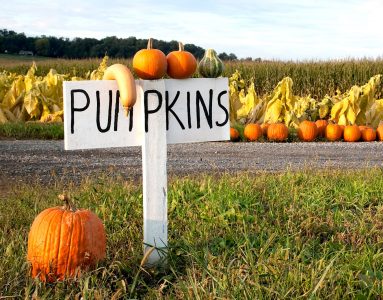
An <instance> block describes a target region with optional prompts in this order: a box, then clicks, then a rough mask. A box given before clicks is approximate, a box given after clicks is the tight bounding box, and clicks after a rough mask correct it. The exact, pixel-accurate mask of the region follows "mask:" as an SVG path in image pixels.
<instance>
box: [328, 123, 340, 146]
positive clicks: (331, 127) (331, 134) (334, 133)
mask: <svg viewBox="0 0 383 300" xmlns="http://www.w3.org/2000/svg"><path fill="white" fill-rule="evenodd" d="M342 134H343V129H342V127H341V126H340V125H338V124H332V123H329V124H328V125H327V126H326V132H325V136H326V139H328V140H329V141H331V142H335V141H339V140H340V139H341V138H342Z"/></svg>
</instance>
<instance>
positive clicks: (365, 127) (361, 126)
mask: <svg viewBox="0 0 383 300" xmlns="http://www.w3.org/2000/svg"><path fill="white" fill-rule="evenodd" d="M358 127H359V129H360V132H363V130H365V129H367V128H370V126H367V125H359V126H358Z"/></svg>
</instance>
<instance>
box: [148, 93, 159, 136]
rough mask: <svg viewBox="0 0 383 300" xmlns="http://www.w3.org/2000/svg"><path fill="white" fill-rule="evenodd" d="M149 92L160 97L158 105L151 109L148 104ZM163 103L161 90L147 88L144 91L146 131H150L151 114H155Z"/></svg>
mask: <svg viewBox="0 0 383 300" xmlns="http://www.w3.org/2000/svg"><path fill="white" fill-rule="evenodd" d="M149 94H157V97H158V106H157V107H156V108H155V109H153V110H149V105H148V99H149ZM161 105H162V95H161V93H160V92H159V91H157V90H147V91H145V92H144V116H145V132H148V130H149V125H148V123H149V114H154V113H156V112H157V111H159V110H160V108H161Z"/></svg>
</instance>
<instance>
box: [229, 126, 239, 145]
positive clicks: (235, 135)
mask: <svg viewBox="0 0 383 300" xmlns="http://www.w3.org/2000/svg"><path fill="white" fill-rule="evenodd" d="M230 140H231V141H232V142H236V141H238V140H239V132H238V130H237V129H236V128H234V127H230Z"/></svg>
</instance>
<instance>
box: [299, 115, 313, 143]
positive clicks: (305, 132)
mask: <svg viewBox="0 0 383 300" xmlns="http://www.w3.org/2000/svg"><path fill="white" fill-rule="evenodd" d="M317 135H318V128H317V126H316V124H315V123H314V122H311V121H308V120H305V121H303V122H301V123H300V124H299V127H298V137H299V139H300V140H301V141H304V142H312V141H313V140H315V139H316V137H317Z"/></svg>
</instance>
